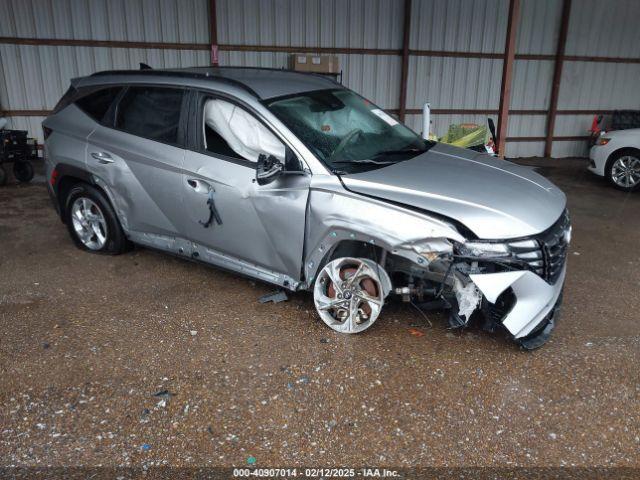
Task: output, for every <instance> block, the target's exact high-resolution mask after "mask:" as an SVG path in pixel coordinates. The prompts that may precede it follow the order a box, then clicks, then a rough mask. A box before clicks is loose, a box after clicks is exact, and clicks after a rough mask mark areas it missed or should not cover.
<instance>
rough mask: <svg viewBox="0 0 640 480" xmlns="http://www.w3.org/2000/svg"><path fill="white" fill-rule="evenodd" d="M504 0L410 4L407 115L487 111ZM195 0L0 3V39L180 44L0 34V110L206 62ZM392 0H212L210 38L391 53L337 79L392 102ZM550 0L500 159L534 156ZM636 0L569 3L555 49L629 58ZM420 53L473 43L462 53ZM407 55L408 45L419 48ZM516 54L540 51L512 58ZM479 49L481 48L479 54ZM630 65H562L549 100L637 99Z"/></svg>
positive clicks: (233, 59) (532, 34)
mask: <svg viewBox="0 0 640 480" xmlns="http://www.w3.org/2000/svg"><path fill="white" fill-rule="evenodd" d="M508 8H509V0H413V1H412V16H411V21H410V24H411V25H410V28H411V32H410V39H409V40H410V44H409V48H410V50H411V51H413V52H414V53H415V51H422V52H423V54H421V55H416V54H411V55H410V56H409V63H408V81H407V108H408V109H409V114H408V115H407V117H406V121H407V123H408V124H409V125H410V126H412V127H413V128H414V129H416V130H420V129H421V118H420V115H418V114H415V113H412V112H413V111H415V110H416V109H420V108H421V107H422V104H423V103H424V102H426V101H429V102H430V103H431V106H432V108H434V109H445V110H452V109H455V110H469V109H471V110H480V111H487V113H486V114H484V113H482V114H481V113H478V114H436V115H433V117H432V120H433V124H432V131H434V132H435V133H437V134H439V135H442V134H444V133H445V132H446V130H447V128H448V126H449V124H451V123H460V122H476V123H484V122H485V121H486V117H487V115H491V116H492V117H493V118H494V119H496V117H497V115H496V114H495V112H496V111H497V110H498V104H499V99H500V84H501V75H502V63H503V62H502V59H501V58H500V55H501V53H502V51H503V49H504V43H505V35H506V28H507V17H508ZM208 9H209V1H208V0H0V37H26V38H47V39H65V40H103V41H125V42H160V43H181V44H185V43H186V44H190V46H189V47H188V48H187V49H184V48H183V47H181V49H179V50H178V49H176V50H171V49H166V47H165V48H162V49H160V48H156V49H152V48H113V47H104V46H91V47H89V46H43V45H39V46H34V45H13V44H9V43H2V42H0V105H1V107H2V109H4V110H17V111H24V110H31V111H36V113H38V112H37V111H40V110H50V109H51V108H53V106H54V105H55V103H56V102H57V100H58V99H59V97H60V96H61V95H62V93H63V92H64V90H65V89H66V88H67V86H68V84H69V79H70V78H72V77H75V76H80V75H86V74H89V73H92V72H94V71H97V70H106V69H114V68H137V67H138V63H139V62H144V63H148V64H150V65H152V66H154V67H179V66H191V65H206V64H208V63H209V52H208V51H207V44H208V43H209V25H208V22H209V11H208ZM403 9H404V2H403V1H402V0H217V9H216V13H217V30H218V43H219V44H221V45H251V46H262V47H264V46H280V47H290V46H293V47H306V48H314V47H318V48H341V49H345V48H361V49H362V48H364V49H385V50H391V51H390V52H387V53H386V54H378V55H373V54H362V53H357V54H354V53H349V54H346V53H340V54H338V56H339V59H340V65H341V68H342V70H343V81H344V84H345V85H347V86H349V87H350V88H353V89H354V90H356V91H358V92H359V93H361V94H362V95H364V96H366V97H369V98H371V99H372V100H374V101H375V102H376V103H378V104H379V105H380V106H382V107H384V108H386V109H391V110H397V109H398V108H399V106H400V105H399V103H398V102H399V100H398V99H399V91H400V81H401V79H400V71H401V63H402V57H401V56H400V55H399V52H400V50H401V49H402V38H403V31H402V30H403ZM561 10H562V0H544V1H539V0H521V15H520V18H521V19H520V23H519V27H518V34H517V49H516V55H517V56H518V55H519V56H520V58H518V57H516V61H515V62H514V71H513V81H512V89H511V106H510V109H511V110H520V111H522V110H529V111H531V110H534V111H536V112H537V113H536V114H526V115H523V114H511V115H510V117H509V128H508V133H507V135H508V137H510V140H513V141H510V142H509V143H508V144H507V155H508V156H531V155H542V154H543V150H544V141H542V140H534V141H517V138H518V137H520V138H522V137H527V138H531V137H537V138H541V137H544V136H545V133H546V115H545V111H546V110H547V109H548V108H549V102H550V97H551V89H552V85H551V84H552V78H553V71H554V65H555V62H554V60H553V58H552V57H553V55H554V54H555V51H556V45H557V42H558V35H559V29H560V16H561ZM633 18H635V19H637V18H640V2H638V1H636V0H608V1H607V2H602V1H599V0H573V8H572V15H571V21H570V24H569V31H568V38H567V45H566V54H567V55H591V56H616V57H630V58H639V57H640V30H638V29H637V28H636V25H635V23H636V22H632V21H629V19H633ZM424 51H440V52H442V51H445V52H461V53H464V54H467V53H469V52H475V53H477V54H478V55H475V58H474V57H471V58H461V57H456V56H454V55H449V56H447V55H444V56H442V55H436V56H433V55H425V54H424ZM418 53H419V52H418ZM523 55H538V56H539V55H546V56H547V58H545V59H540V58H536V59H525V58H522V56H523ZM478 57H481V58H478ZM288 61H289V55H288V54H287V53H284V52H252V51H228V49H224V50H223V51H221V52H220V63H221V64H222V65H246V66H264V67H286V66H287V65H288ZM638 78H640V64H638V63H635V64H631V63H612V62H607V63H605V62H594V61H565V64H564V69H563V75H562V83H561V88H560V92H559V101H558V109H559V110H561V111H562V110H585V109H586V110H588V109H598V110H601V109H607V110H610V109H614V108H640V90H638V89H637V86H636V85H637V79H638ZM591 119H592V115H590V114H582V115H566V114H562V113H561V114H559V115H558V116H557V119H556V126H555V132H554V134H555V135H556V136H572V137H573V136H582V135H585V134H586V129H587V128H588V127H589V125H590V123H591ZM10 120H11V123H12V125H13V126H14V127H15V128H28V129H29V130H30V131H31V132H32V134H33V135H36V136H38V137H40V128H39V123H40V121H41V120H42V117H38V116H13V117H11V119H10ZM585 153H586V142H584V141H555V142H554V144H553V155H554V156H567V155H584V154H585Z"/></svg>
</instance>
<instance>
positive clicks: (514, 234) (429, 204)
mask: <svg viewBox="0 0 640 480" xmlns="http://www.w3.org/2000/svg"><path fill="white" fill-rule="evenodd" d="M341 178H342V181H343V183H344V185H345V186H346V187H347V188H348V189H349V190H351V191H353V192H357V193H362V194H365V195H371V196H375V197H378V198H381V199H386V200H390V201H393V202H396V203H401V204H405V205H408V206H413V207H417V208H419V209H422V210H426V211H430V212H433V213H436V214H440V215H444V216H446V217H449V218H451V219H454V220H457V221H458V222H460V223H462V224H463V225H465V226H466V227H467V228H469V229H470V230H471V231H472V232H473V233H474V234H476V235H477V236H478V238H481V239H493V240H497V239H510V238H518V237H525V236H529V235H535V234H537V233H540V232H542V231H544V230H546V229H547V228H549V227H550V226H551V225H553V223H554V222H555V221H556V220H557V219H558V218H559V217H560V215H561V214H562V212H563V211H564V209H565V207H566V197H565V195H564V193H562V191H561V190H560V189H559V188H558V187H556V186H555V185H554V184H553V183H551V182H549V181H548V180H547V179H546V178H544V177H542V176H541V175H539V174H537V173H535V172H534V171H533V169H532V168H530V167H522V166H520V165H515V164H513V163H511V162H507V161H505V160H500V159H497V158H495V157H490V156H489V155H485V154H482V153H478V152H474V151H472V150H466V149H462V148H457V147H452V146H450V145H445V144H442V143H438V144H436V145H435V146H434V147H432V148H431V149H430V150H428V151H427V152H425V153H423V154H421V155H419V156H417V157H414V158H412V159H411V160H406V161H403V162H399V163H397V164H395V165H389V166H387V167H383V168H379V169H377V170H372V171H369V172H364V173H357V174H350V175H344V176H342V177H341Z"/></svg>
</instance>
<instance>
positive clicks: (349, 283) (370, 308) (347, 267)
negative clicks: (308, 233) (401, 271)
mask: <svg viewBox="0 0 640 480" xmlns="http://www.w3.org/2000/svg"><path fill="white" fill-rule="evenodd" d="M340 272H345V273H347V272H353V274H352V275H351V274H348V273H347V275H348V278H346V279H344V280H343V279H342V278H341V276H340ZM383 273H384V274H385V275H386V273H385V272H384V270H383V269H382V267H379V266H376V265H375V264H373V262H372V261H371V260H364V259H360V258H350V257H344V258H339V259H336V260H332V261H331V262H329V263H327V264H326V265H325V266H324V267H323V269H322V271H321V272H320V273H319V274H318V279H317V280H316V282H315V285H314V302H315V306H316V310H317V312H318V314H319V315H320V318H321V319H322V320H323V321H324V322H325V323H326V324H327V325H328V326H329V327H331V328H333V329H334V330H336V331H339V332H343V333H357V332H361V331H363V330H366V329H367V328H369V327H370V326H371V325H372V324H373V323H374V322H375V321H376V320H377V318H378V315H379V314H380V311H381V310H382V307H383V305H384V294H383V292H384V288H383V283H382V281H381V280H380V275H381V274H383ZM363 281H365V282H367V284H368V286H369V283H370V282H371V283H372V284H373V286H374V288H375V289H376V292H378V295H370V294H369V293H368V292H367V291H365V290H364V289H363V288H362V286H361V284H362V282H363ZM329 282H331V283H329ZM331 284H333V285H334V289H332V290H331V291H332V292H333V291H334V290H335V292H336V297H329V296H328V289H329V288H330V285H331ZM343 285H344V287H343ZM338 296H340V298H337V297H338Z"/></svg>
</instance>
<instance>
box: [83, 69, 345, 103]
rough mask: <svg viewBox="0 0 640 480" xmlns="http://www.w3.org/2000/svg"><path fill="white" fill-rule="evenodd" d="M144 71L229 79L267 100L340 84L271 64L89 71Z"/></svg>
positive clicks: (111, 73) (113, 73)
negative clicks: (270, 66) (263, 66)
mask: <svg viewBox="0 0 640 480" xmlns="http://www.w3.org/2000/svg"><path fill="white" fill-rule="evenodd" d="M127 74H130V75H136V76H138V75H144V76H164V77H171V76H175V77H177V78H181V79H184V78H185V77H186V78H198V79H206V78H211V80H218V81H224V82H228V83H233V84H235V85H237V86H239V87H241V88H244V89H245V90H248V91H250V92H251V93H252V94H253V95H255V96H256V97H258V98H260V99H262V100H267V99H270V98H276V97H282V96H285V95H295V94H297V93H303V92H310V91H313V90H325V89H327V88H336V87H340V85H339V84H338V83H337V82H336V81H335V80H333V79H331V78H330V77H328V76H326V75H322V74H315V73H305V72H295V71H293V70H281V69H275V68H254V67H191V68H181V69H167V70H117V71H104V72H98V73H95V74H94V75H92V76H93V77H95V76H103V75H104V76H106V75H127Z"/></svg>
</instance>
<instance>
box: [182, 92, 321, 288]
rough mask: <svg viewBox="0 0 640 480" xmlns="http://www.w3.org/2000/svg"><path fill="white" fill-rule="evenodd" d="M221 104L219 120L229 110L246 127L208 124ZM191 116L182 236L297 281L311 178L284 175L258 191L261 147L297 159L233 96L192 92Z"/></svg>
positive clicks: (239, 123)
mask: <svg viewBox="0 0 640 480" xmlns="http://www.w3.org/2000/svg"><path fill="white" fill-rule="evenodd" d="M207 102H209V103H207ZM216 102H217V105H216V106H217V107H218V109H219V111H218V113H219V114H220V115H221V116H224V114H225V112H226V114H228V115H235V117H234V118H238V119H241V122H235V123H234V122H231V123H229V122H228V120H229V118H228V117H227V118H226V123H225V121H223V120H224V119H222V120H221V117H220V116H219V117H218V120H219V121H218V122H217V123H216V122H215V121H210V122H209V124H207V123H206V122H205V106H207V105H209V106H213V105H212V103H216ZM191 110H192V111H193V112H194V113H193V114H190V115H192V117H191V122H190V130H192V131H191V132H190V135H189V137H190V147H189V148H188V150H187V152H186V156H185V162H184V172H185V173H184V175H183V178H182V190H183V192H184V193H183V195H184V207H185V208H184V216H183V217H182V220H183V230H184V231H185V232H186V233H187V235H188V236H189V239H191V240H192V241H193V242H195V243H198V244H200V245H204V246H205V247H207V248H209V249H211V250H213V251H214V252H218V253H221V254H223V255H228V256H231V257H233V258H235V259H239V260H243V261H245V262H248V263H250V264H252V265H256V266H259V267H263V268H266V269H269V270H271V271H275V272H278V273H283V274H286V275H288V276H290V277H292V278H294V279H298V278H299V277H300V271H301V268H302V255H303V246H304V229H305V215H306V207H307V198H308V195H309V183H310V178H311V177H310V175H306V174H305V175H285V176H282V177H280V178H279V179H278V180H276V181H275V182H273V183H271V184H269V185H263V186H260V185H258V184H257V183H256V181H255V177H256V166H257V155H258V154H259V153H262V152H261V151H259V149H258V145H259V146H260V148H262V149H263V150H264V153H266V154H272V153H273V154H276V155H284V153H285V152H287V151H288V154H289V155H292V151H291V150H290V149H289V150H287V149H288V148H289V147H288V146H287V145H286V144H285V142H284V141H283V139H282V137H280V136H278V135H277V134H276V133H275V132H274V131H273V130H272V129H270V128H269V127H268V126H267V124H266V122H265V121H264V119H262V118H261V117H260V116H259V115H258V114H257V113H256V112H255V111H252V110H250V109H249V108H248V107H247V106H244V105H240V104H239V103H237V102H235V101H234V100H233V99H230V98H228V97H221V96H216V95H212V94H208V93H199V92H195V95H194V101H193V104H192V108H191ZM212 111H213V109H212ZM215 115H216V113H215V112H213V113H211V114H210V116H215ZM240 117H241V118H240ZM223 123H224V125H223ZM212 126H213V128H212ZM227 135H232V136H233V138H232V139H229V138H228V137H227ZM247 136H248V137H251V138H252V139H253V140H255V139H260V141H259V142H258V141H254V142H252V141H249V140H248V139H247ZM211 200H213V203H214V207H215V213H216V215H217V217H218V218H217V219H216V217H215V216H212V210H211V204H210V203H211ZM218 220H219V221H218ZM201 256H202V255H201ZM217 258H218V259H219V257H217Z"/></svg>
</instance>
